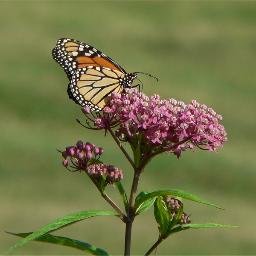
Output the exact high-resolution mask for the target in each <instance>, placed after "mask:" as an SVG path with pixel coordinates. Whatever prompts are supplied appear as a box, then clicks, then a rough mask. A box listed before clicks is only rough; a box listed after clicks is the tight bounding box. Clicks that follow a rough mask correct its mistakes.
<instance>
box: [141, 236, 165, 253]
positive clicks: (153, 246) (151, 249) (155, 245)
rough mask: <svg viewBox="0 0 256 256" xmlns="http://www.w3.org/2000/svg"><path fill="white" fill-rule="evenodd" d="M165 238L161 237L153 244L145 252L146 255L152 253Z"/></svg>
mask: <svg viewBox="0 0 256 256" xmlns="http://www.w3.org/2000/svg"><path fill="white" fill-rule="evenodd" d="M163 240H164V239H163V238H162V237H159V238H158V240H157V241H156V242H155V243H154V244H153V245H152V247H151V248H150V249H149V250H148V251H147V252H146V253H145V255H144V256H148V255H150V254H151V253H152V252H153V251H154V250H155V249H156V248H157V246H158V245H159V244H160V243H161V242H162V241H163Z"/></svg>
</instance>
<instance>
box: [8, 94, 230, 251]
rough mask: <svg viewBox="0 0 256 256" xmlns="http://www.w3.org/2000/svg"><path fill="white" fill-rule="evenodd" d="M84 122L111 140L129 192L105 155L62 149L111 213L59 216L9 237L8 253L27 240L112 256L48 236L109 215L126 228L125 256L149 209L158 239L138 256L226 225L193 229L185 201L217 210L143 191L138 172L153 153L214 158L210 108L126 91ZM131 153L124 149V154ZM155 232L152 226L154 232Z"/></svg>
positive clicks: (216, 143) (221, 134)
mask: <svg viewBox="0 0 256 256" xmlns="http://www.w3.org/2000/svg"><path fill="white" fill-rule="evenodd" d="M82 111H83V113H84V118H85V121H80V120H77V121H78V122H79V123H80V124H81V125H82V126H83V127H85V128H86V129H92V130H95V131H102V132H103V133H104V134H105V135H107V136H111V137H112V138H113V140H114V142H115V144H116V145H117V147H118V148H119V150H120V154H123V155H124V156H125V158H126V159H127V160H128V163H129V164H130V166H131V167H132V169H133V180H132V185H131V188H130V189H129V190H128V191H126V190H125V188H124V186H123V185H122V181H123V179H124V178H125V176H126V171H125V170H123V169H121V168H120V167H117V166H114V165H112V164H111V163H106V162H105V161H104V159H103V155H104V150H103V148H102V147H99V146H96V145H94V144H93V143H91V142H84V141H81V140H79V141H77V142H76V144H74V145H72V146H67V147H66V148H65V149H63V150H61V151H60V153H61V156H60V157H61V158H62V163H63V166H64V167H65V168H66V169H67V170H68V171H70V172H74V173H76V172H79V173H83V174H84V175H86V176H87V177H88V178H89V180H90V181H91V182H92V183H93V184H94V185H95V188H96V190H97V191H98V192H99V193H100V195H101V196H102V197H103V199H104V200H105V201H106V203H108V204H109V205H110V206H111V207H112V208H113V211H104V210H103V211H102V210H97V211H95V210H86V211H80V212H77V213H74V214H69V215H66V216H64V217H62V218H58V219H57V220H55V221H53V222H52V223H50V224H48V225H46V226H44V227H42V228H40V229H38V230H37V231H35V232H29V233H11V234H14V235H17V236H20V237H23V238H22V239H21V240H19V241H18V242H17V243H16V244H15V245H14V246H13V247H11V249H10V251H12V250H13V249H15V248H17V247H20V246H23V245H24V244H26V243H27V242H29V241H32V240H35V241H42V242H47V243H53V244H59V245H64V246H69V247H73V248H76V249H79V250H82V251H84V252H87V253H90V254H94V255H110V254H109V253H108V252H107V251H106V250H105V249H101V248H98V247H96V246H94V245H91V244H88V243H87V242H83V241H78V240H75V239H71V238H68V237H62V236H56V235H52V234H51V232H53V231H55V230H58V229H61V228H64V227H66V226H67V225H71V224H73V223H76V222H78V221H82V220H85V219H87V218H92V217H96V216H112V217H113V216H114V217H116V218H119V219H120V222H123V223H124V224H125V235H124V255H131V252H130V248H131V240H132V239H131V238H132V226H133V223H134V220H135V218H136V217H137V216H138V215H140V214H142V213H144V212H145V211H147V210H149V209H150V208H153V209H154V221H155V222H156V224H157V227H158V237H156V239H155V241H154V242H153V243H152V245H151V246H150V248H148V249H147V250H146V252H144V254H145V255H150V254H151V253H152V252H154V250H155V249H156V248H157V247H159V246H160V244H161V243H162V242H163V241H164V240H166V239H167V238H169V236H170V235H171V234H174V233H177V232H181V231H184V230H188V229H198V228H213V227H231V226H229V225H222V224H216V223H206V224H196V223H193V220H192V219H191V217H190V214H189V213H188V212H187V211H186V212H185V210H186V209H185V200H190V201H193V202H195V203H201V204H205V205H208V206H213V207H216V208H220V207H219V206H217V205H215V204H212V203H209V202H207V201H205V200H202V199H200V198H199V197H197V196H195V195H193V194H191V193H187V192H184V191H182V190H177V189H166V190H163V189H162V190H156V191H143V190H141V188H139V186H138V185H139V181H140V178H141V175H142V173H145V175H146V167H147V166H148V164H150V161H151V160H152V159H153V158H154V157H156V156H157V155H159V154H163V153H166V157H169V158H172V157H176V158H180V157H181V156H182V154H184V153H185V152H186V151H189V150H193V151H195V150H196V149H199V150H207V151H210V152H215V151H216V150H218V149H219V148H220V147H222V146H223V144H224V143H225V142H226V141H227V135H226V131H225V129H224V127H223V125H222V124H221V120H222V117H221V115H219V114H217V113H216V112H215V111H214V110H213V109H211V108H209V107H207V106H206V105H203V104H200V103H198V102H197V101H195V100H193V101H191V102H190V103H189V104H185V103H184V102H182V101H178V100H175V99H168V100H163V99H161V98H160V96H159V95H153V96H151V97H148V96H146V95H145V94H144V93H142V92H140V91H138V90H137V89H126V90H125V92H123V93H121V94H118V93H112V94H110V95H109V96H108V98H107V103H106V106H105V107H104V108H103V110H102V111H99V112H93V111H91V110H90V108H89V107H84V108H82ZM129 147H130V149H128V148H129ZM108 186H113V187H114V188H116V192H117V193H119V194H120V198H121V200H120V202H119V203H117V202H115V201H114V200H113V199H112V198H111V197H110V196H109V195H108V194H107V187H108ZM152 228H153V226H152Z"/></svg>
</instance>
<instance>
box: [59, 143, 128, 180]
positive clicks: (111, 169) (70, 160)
mask: <svg viewBox="0 0 256 256" xmlns="http://www.w3.org/2000/svg"><path fill="white" fill-rule="evenodd" d="M102 153H103V149H102V148H100V147H97V146H95V145H94V144H91V143H89V142H86V143H84V142H82V141H78V142H77V143H76V145H75V146H69V147H66V149H65V150H64V151H63V152H62V156H63V158H64V160H63V165H64V166H65V167H66V168H68V169H70V168H71V169H70V170H71V171H85V172H86V173H87V174H88V175H89V176H90V177H92V178H94V179H95V180H98V178H100V177H103V178H104V179H105V181H106V184H112V183H114V182H118V181H120V180H121V179H123V172H122V171H121V170H120V169H118V168H117V167H115V166H113V165H106V164H102V163H100V161H99V160H98V159H99V157H100V155H101V154H102Z"/></svg>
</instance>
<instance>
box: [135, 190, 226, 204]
mask: <svg viewBox="0 0 256 256" xmlns="http://www.w3.org/2000/svg"><path fill="white" fill-rule="evenodd" d="M168 195H169V196H175V197H181V198H183V199H187V200H190V201H194V202H197V203H201V204H205V205H209V206H213V207H216V208H218V209H223V208H221V207H220V206H218V205H216V204H212V203H210V202H207V201H205V200H203V199H201V198H199V197H198V196H196V195H193V194H191V193H187V192H184V191H182V190H177V189H168V190H157V191H154V192H150V193H146V192H143V193H140V194H139V195H138V196H137V197H136V200H135V207H136V208H138V207H139V206H140V205H141V204H142V203H143V202H144V201H145V200H148V199H150V198H154V197H157V196H168Z"/></svg>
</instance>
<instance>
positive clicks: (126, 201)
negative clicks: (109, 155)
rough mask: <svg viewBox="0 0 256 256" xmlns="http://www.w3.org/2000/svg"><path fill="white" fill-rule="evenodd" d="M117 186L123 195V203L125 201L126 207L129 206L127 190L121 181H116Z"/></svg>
mask: <svg viewBox="0 0 256 256" xmlns="http://www.w3.org/2000/svg"><path fill="white" fill-rule="evenodd" d="M115 186H116V187H117V189H118V191H119V193H120V195H121V196H122V198H123V203H124V207H125V209H127V207H128V198H127V195H126V192H125V190H124V187H123V185H122V183H121V181H119V182H116V183H115Z"/></svg>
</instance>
